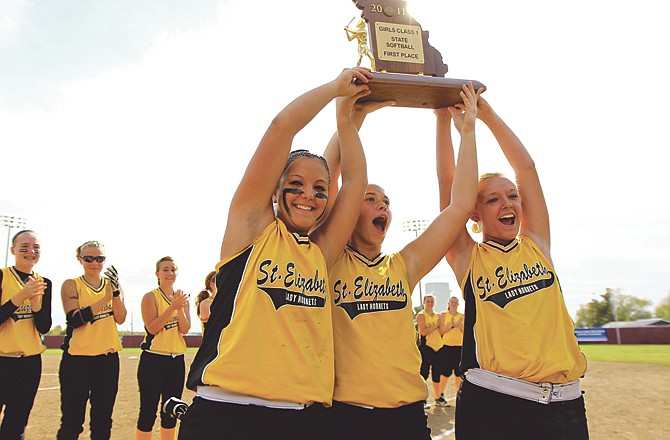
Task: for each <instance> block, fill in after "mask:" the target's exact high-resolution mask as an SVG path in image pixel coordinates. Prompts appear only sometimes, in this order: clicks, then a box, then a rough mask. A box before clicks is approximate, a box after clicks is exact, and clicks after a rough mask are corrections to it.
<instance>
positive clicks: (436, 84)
mask: <svg viewBox="0 0 670 440" xmlns="http://www.w3.org/2000/svg"><path fill="white" fill-rule="evenodd" d="M373 74H374V77H373V78H372V79H370V81H368V85H369V86H370V90H371V91H372V93H370V94H369V95H367V96H364V97H362V98H360V99H359V100H358V101H357V102H367V101H395V103H396V104H395V106H396V107H415V108H441V107H449V106H452V105H454V104H456V103H459V102H463V100H462V99H461V95H460V93H461V90H463V84H467V83H468V81H470V80H467V79H451V78H442V77H435V76H421V75H407V74H402V73H381V72H373ZM472 85H473V86H474V88H475V90H477V89H479V88H480V87H481V88H484V90H486V86H484V85H483V84H482V83H480V82H479V81H474V80H472Z"/></svg>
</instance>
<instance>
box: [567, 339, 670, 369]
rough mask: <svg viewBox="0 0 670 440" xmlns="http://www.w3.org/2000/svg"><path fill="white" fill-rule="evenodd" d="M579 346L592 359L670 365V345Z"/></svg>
mask: <svg viewBox="0 0 670 440" xmlns="http://www.w3.org/2000/svg"><path fill="white" fill-rule="evenodd" d="M579 348H580V349H581V350H582V353H584V354H585V355H586V358H587V359H588V360H590V361H599V362H631V363H636V364H658V365H665V366H666V367H670V345H652V344H644V345H627V344H625V345H612V344H582V345H580V346H579Z"/></svg>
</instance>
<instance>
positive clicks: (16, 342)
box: [0, 230, 51, 440]
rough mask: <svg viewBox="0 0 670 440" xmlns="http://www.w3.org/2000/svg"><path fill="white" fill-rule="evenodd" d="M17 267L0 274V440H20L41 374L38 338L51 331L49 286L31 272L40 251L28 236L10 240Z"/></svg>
mask: <svg viewBox="0 0 670 440" xmlns="http://www.w3.org/2000/svg"><path fill="white" fill-rule="evenodd" d="M10 250H11V252H12V255H14V257H15V259H16V262H15V264H14V266H12V267H5V268H3V269H0V412H2V413H3V418H2V424H0V439H7V440H15V439H22V438H23V436H24V431H25V429H26V425H27V424H28V416H29V415H30V410H31V409H32V408H33V403H34V401H35V395H36V394H37V388H38V386H39V383H40V377H41V374H42V356H41V353H42V352H43V351H44V350H45V349H46V347H45V346H44V344H43V343H42V338H41V336H40V334H44V333H47V332H48V331H49V329H50V328H51V281H49V280H48V279H47V278H44V277H42V276H40V275H39V274H37V273H36V272H35V271H34V270H33V269H34V267H35V265H36V264H37V262H38V261H39V260H40V255H41V251H42V248H41V245H40V241H39V239H38V238H37V235H35V233H34V232H33V231H29V230H23V231H19V232H18V233H17V234H15V235H14V237H13V238H12V241H11V248H10Z"/></svg>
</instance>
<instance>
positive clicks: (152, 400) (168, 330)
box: [137, 288, 186, 432]
mask: <svg viewBox="0 0 670 440" xmlns="http://www.w3.org/2000/svg"><path fill="white" fill-rule="evenodd" d="M151 294H152V295H153V296H154V300H155V302H156V308H157V312H158V313H157V314H158V315H162V314H163V313H165V311H166V310H167V308H168V307H169V306H170V303H171V301H170V298H169V297H168V296H167V295H166V294H165V293H164V292H163V291H162V290H161V289H160V288H157V289H154V290H152V291H151ZM144 331H145V336H144V341H143V342H142V345H141V348H142V350H143V351H142V354H141V356H140V362H139V365H138V367H137V383H138V385H139V388H140V415H139V418H138V419H137V429H139V430H140V431H144V432H151V430H152V429H153V426H154V422H155V421H156V410H157V408H158V402H159V400H161V401H162V402H165V401H167V400H168V399H169V398H170V397H176V398H181V394H182V391H183V389H184V376H185V374H186V366H185V363H184V353H185V352H186V341H184V336H183V335H182V334H181V333H180V332H179V320H178V311H177V310H175V311H174V312H173V313H172V316H170V318H169V319H168V321H167V323H165V325H164V326H163V328H162V329H161V330H160V331H159V332H158V333H156V334H155V335H152V334H151V333H149V332H148V331H147V329H146V327H145V329H144ZM175 426H176V420H175V419H174V418H172V417H171V416H169V415H167V414H164V413H162V412H161V427H162V428H166V429H172V428H174V427H175Z"/></svg>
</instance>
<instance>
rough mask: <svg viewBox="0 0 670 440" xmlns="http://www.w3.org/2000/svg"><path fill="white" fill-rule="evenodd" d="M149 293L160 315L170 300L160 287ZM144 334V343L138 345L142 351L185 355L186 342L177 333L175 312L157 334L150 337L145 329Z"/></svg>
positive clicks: (176, 315)
mask: <svg viewBox="0 0 670 440" xmlns="http://www.w3.org/2000/svg"><path fill="white" fill-rule="evenodd" d="M150 293H151V294H152V295H153V296H154V300H155V301H156V308H157V309H158V314H159V315H162V314H163V313H165V310H167V308H168V307H169V306H170V303H171V301H170V298H168V296H167V295H166V294H165V293H163V291H162V290H161V289H160V287H159V288H156V289H154V290H152V291H151V292H150ZM144 332H145V334H144V341H142V344H141V345H140V347H141V348H142V350H146V351H150V352H152V353H163V354H184V353H186V341H185V340H184V336H182V334H181V333H180V332H179V319H178V312H177V310H175V311H174V312H173V313H172V316H170V318H169V319H168V321H167V322H166V323H165V325H164V326H163V328H162V329H161V330H160V331H159V332H158V333H156V334H155V335H152V334H151V333H149V332H148V331H147V329H146V327H145V328H144Z"/></svg>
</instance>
